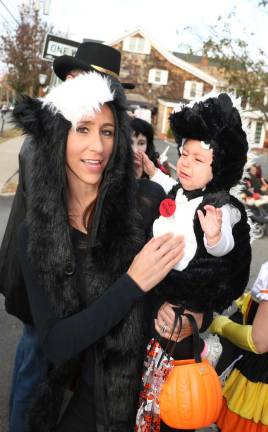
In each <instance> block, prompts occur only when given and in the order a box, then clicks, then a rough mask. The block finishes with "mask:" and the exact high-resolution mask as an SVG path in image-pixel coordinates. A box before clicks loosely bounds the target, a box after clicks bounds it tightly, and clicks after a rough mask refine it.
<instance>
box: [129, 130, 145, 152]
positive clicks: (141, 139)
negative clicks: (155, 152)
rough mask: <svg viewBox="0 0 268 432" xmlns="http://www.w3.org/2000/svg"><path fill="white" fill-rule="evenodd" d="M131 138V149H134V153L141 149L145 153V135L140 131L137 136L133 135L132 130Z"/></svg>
mask: <svg viewBox="0 0 268 432" xmlns="http://www.w3.org/2000/svg"><path fill="white" fill-rule="evenodd" d="M131 140H132V150H133V151H134V153H136V152H137V151H138V150H141V151H143V152H144V153H146V150H147V138H146V136H144V135H142V134H141V133H140V134H139V135H138V136H136V135H134V132H133V133H132V136H131Z"/></svg>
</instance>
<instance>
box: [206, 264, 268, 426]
mask: <svg viewBox="0 0 268 432" xmlns="http://www.w3.org/2000/svg"><path fill="white" fill-rule="evenodd" d="M238 306H239V309H240V311H239V312H240V317H241V318H242V323H237V322H234V321H233V319H235V320H236V321H239V317H238V316H237V315H238V314H236V316H234V317H232V319H230V318H228V317H226V316H218V317H216V318H215V319H214V321H213V323H212V325H211V328H210V330H211V332H213V333H217V334H219V335H220V336H222V337H223V338H224V339H223V340H227V341H229V342H230V343H231V344H232V345H233V347H234V348H236V357H237V358H238V355H239V354H240V355H241V354H242V355H243V356H242V358H241V359H240V360H239V361H237V362H236V363H235V368H234V369H233V371H232V373H231V375H230V376H229V378H228V379H227V381H226V383H225V386H224V388H223V395H224V403H223V408H222V411H221V413H220V416H219V419H218V421H217V424H218V426H219V428H220V430H221V431H222V432H233V431H236V432H267V431H268V336H267V326H268V261H266V262H265V263H264V264H263V265H262V267H261V270H260V272H259V274H258V277H257V280H256V281H255V283H254V285H253V287H252V289H251V292H248V293H247V294H246V295H244V296H243V297H242V298H240V299H239V301H238ZM225 345H226V348H228V351H229V352H231V350H230V348H229V347H228V344H224V346H225ZM225 355H227V356H228V353H226V352H225V350H224V351H223V355H222V357H223V360H225V359H224V357H225ZM220 363H222V362H220ZM219 366H220V365H219Z"/></svg>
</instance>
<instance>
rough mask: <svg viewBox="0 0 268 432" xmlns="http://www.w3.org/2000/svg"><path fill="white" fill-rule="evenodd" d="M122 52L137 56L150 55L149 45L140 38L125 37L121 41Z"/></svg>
mask: <svg viewBox="0 0 268 432" xmlns="http://www.w3.org/2000/svg"><path fill="white" fill-rule="evenodd" d="M123 50H124V51H130V52H134V53H138V54H150V52H151V44H150V42H149V41H147V40H146V39H144V38H142V37H130V36H129V37H126V38H125V39H124V41H123Z"/></svg>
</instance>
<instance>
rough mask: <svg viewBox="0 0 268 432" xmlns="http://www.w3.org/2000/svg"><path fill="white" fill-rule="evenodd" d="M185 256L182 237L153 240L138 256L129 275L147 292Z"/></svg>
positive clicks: (171, 235) (165, 236) (129, 270)
mask: <svg viewBox="0 0 268 432" xmlns="http://www.w3.org/2000/svg"><path fill="white" fill-rule="evenodd" d="M183 254H184V240H183V237H182V236H176V237H174V235H173V234H165V235H162V236H160V237H157V238H156V239H154V238H152V239H151V240H150V241H149V242H148V243H147V244H146V245H145V246H144V247H143V248H142V250H141V251H140V253H138V255H136V257H135V258H134V260H133V262H132V264H131V266H130V267H129V269H128V272H127V273H128V275H129V276H130V277H131V278H132V279H133V280H134V281H135V282H136V283H137V284H138V285H139V287H140V288H141V289H142V290H143V291H145V292H147V291H150V290H151V289H152V288H154V287H155V286H156V285H157V284H158V283H159V282H161V281H162V280H163V279H164V278H165V277H166V275H167V274H168V273H169V272H170V270H171V269H172V268H173V267H174V266H175V264H176V263H177V262H179V261H180V260H181V258H182V257H183Z"/></svg>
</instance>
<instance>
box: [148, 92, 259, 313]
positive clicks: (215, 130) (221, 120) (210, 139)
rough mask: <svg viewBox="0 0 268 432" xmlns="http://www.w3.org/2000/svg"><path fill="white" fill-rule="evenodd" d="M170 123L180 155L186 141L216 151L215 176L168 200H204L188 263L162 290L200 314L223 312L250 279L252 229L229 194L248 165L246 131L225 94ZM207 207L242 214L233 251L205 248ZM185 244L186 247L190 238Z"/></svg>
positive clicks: (190, 108) (166, 296) (179, 189)
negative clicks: (223, 252)
mask: <svg viewBox="0 0 268 432" xmlns="http://www.w3.org/2000/svg"><path fill="white" fill-rule="evenodd" d="M170 125H171V129H172V131H173V134H174V136H175V139H176V142H177V145H178V150H179V151H180V150H181V147H183V144H184V142H185V140H186V139H194V140H199V141H203V142H205V143H206V144H209V147H210V148H211V149H212V150H213V161H212V174H213V178H212V180H211V181H210V182H209V183H208V184H207V186H206V188H205V189H204V190H201V189H199V190H194V191H186V190H183V189H182V186H181V185H180V184H178V185H176V186H174V187H173V188H172V190H171V191H170V193H169V198H172V199H174V200H175V199H176V198H177V199H178V197H177V195H178V196H179V194H181V195H182V199H183V200H184V201H186V202H189V203H190V202H191V200H193V199H196V198H200V200H199V205H198V206H197V208H195V209H194V211H193V213H192V214H193V221H192V219H191V220H190V222H189V223H190V225H191V224H192V225H191V227H190V229H191V231H192V236H193V237H195V238H194V242H195V244H196V246H195V249H194V252H193V254H192V257H191V259H190V260H188V262H187V265H186V266H185V267H183V268H182V269H181V270H180V271H177V270H172V271H171V272H170V273H169V275H168V277H167V278H166V279H165V280H164V281H163V283H162V284H161V286H160V288H159V290H158V291H159V293H160V294H161V295H162V296H163V298H164V300H166V301H169V302H170V303H172V304H180V305H183V306H184V307H186V308H187V309H190V310H193V311H198V312H206V311H218V312H221V311H222V310H224V309H225V308H227V307H228V306H229V305H230V304H231V303H232V301H233V300H234V299H236V298H237V297H239V296H240V295H241V294H242V293H243V291H244V289H245V288H246V285H247V282H248V278H249V269H250V262H251V247H250V236H249V231H250V229H249V225H248V223H247V216H246V212H245V209H244V206H243V205H242V203H241V202H240V201H238V199H236V198H235V197H234V196H232V195H231V194H230V189H231V187H233V186H236V185H237V183H238V182H239V180H240V179H241V176H242V173H243V167H244V164H245V162H246V157H247V150H248V143H247V137H246V133H245V131H244V130H243V128H242V123H241V118H240V114H239V112H238V110H237V108H236V107H234V105H233V102H232V100H231V98H230V97H229V95H227V94H225V93H222V94H220V95H219V96H218V97H209V98H207V99H206V100H202V101H199V102H195V103H194V104H193V105H192V106H190V105H188V106H184V107H183V108H182V109H181V110H180V111H177V112H174V113H173V114H171V116H170ZM208 204H210V205H213V206H215V207H222V206H224V205H225V204H229V205H230V206H232V207H234V208H236V209H238V210H239V212H240V215H241V217H240V220H239V221H238V222H237V223H235V225H234V226H233V229H232V234H233V238H234V247H233V249H232V250H231V251H230V252H229V253H227V254H226V255H224V256H220V257H215V256H212V255H211V254H209V253H208V252H207V250H206V248H205V246H204V241H203V236H204V233H203V230H202V228H201V225H200V222H199V219H198V216H197V210H198V209H200V210H202V211H203V212H204V213H205V210H204V206H205V205H208ZM178 216H180V215H179V210H178ZM161 218H162V219H168V218H163V217H160V218H159V220H160V219H161ZM184 219H185V218H184ZM159 220H158V221H159ZM158 221H157V222H158ZM155 224H156V222H155ZM184 224H185V226H183V230H184V231H187V227H186V225H187V221H186V220H185V221H184ZM154 229H155V225H154ZM185 242H186V246H187V236H185Z"/></svg>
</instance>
